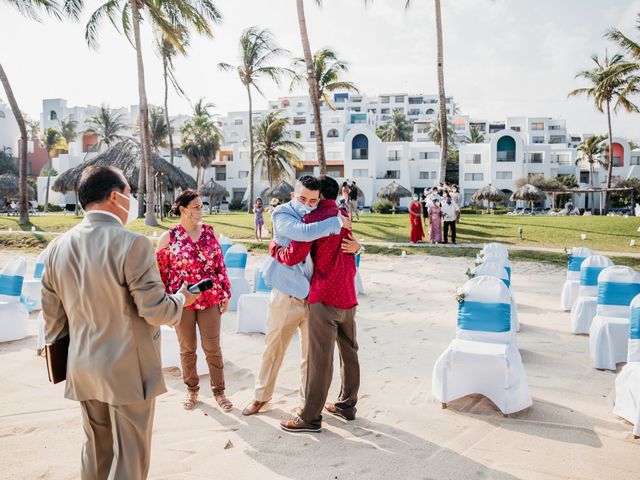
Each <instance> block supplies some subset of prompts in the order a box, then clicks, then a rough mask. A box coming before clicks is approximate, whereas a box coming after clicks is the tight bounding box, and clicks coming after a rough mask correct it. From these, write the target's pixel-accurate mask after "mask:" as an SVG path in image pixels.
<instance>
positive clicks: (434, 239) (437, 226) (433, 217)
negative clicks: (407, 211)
mask: <svg viewBox="0 0 640 480" xmlns="http://www.w3.org/2000/svg"><path fill="white" fill-rule="evenodd" d="M429 240H431V243H442V210H441V209H440V199H438V198H434V199H433V204H432V205H431V206H430V207H429Z"/></svg>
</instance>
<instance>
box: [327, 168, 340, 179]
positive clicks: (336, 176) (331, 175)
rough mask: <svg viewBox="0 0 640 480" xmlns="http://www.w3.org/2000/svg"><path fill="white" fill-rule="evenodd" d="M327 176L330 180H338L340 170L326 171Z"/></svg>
mask: <svg viewBox="0 0 640 480" xmlns="http://www.w3.org/2000/svg"><path fill="white" fill-rule="evenodd" d="M327 175H329V176H330V177H332V178H340V177H341V176H342V175H341V173H340V170H327Z"/></svg>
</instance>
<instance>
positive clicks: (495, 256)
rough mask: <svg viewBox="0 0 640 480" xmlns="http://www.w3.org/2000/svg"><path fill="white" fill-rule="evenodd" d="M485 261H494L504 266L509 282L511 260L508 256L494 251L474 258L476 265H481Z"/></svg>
mask: <svg viewBox="0 0 640 480" xmlns="http://www.w3.org/2000/svg"><path fill="white" fill-rule="evenodd" d="M485 262H496V263H498V264H500V265H502V266H503V267H504V269H505V270H506V271H507V275H508V276H509V282H511V262H510V261H509V258H507V257H505V256H504V255H500V254H499V253H496V252H491V253H487V254H486V255H483V256H479V257H478V258H477V259H476V265H481V264H483V263H485Z"/></svg>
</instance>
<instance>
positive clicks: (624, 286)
mask: <svg viewBox="0 0 640 480" xmlns="http://www.w3.org/2000/svg"><path fill="white" fill-rule="evenodd" d="M639 293H640V283H620V282H600V283H599V284H598V305H622V306H625V305H626V306H629V305H631V300H633V297H635V296H636V295H638V294H639Z"/></svg>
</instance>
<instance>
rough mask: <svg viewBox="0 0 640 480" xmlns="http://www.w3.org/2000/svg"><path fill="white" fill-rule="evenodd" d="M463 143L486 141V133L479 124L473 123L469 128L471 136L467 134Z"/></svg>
mask: <svg viewBox="0 0 640 480" xmlns="http://www.w3.org/2000/svg"><path fill="white" fill-rule="evenodd" d="M462 142H463V143H484V133H482V130H480V127H479V126H478V125H471V128H469V136H465V137H464V139H463V140H462Z"/></svg>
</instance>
